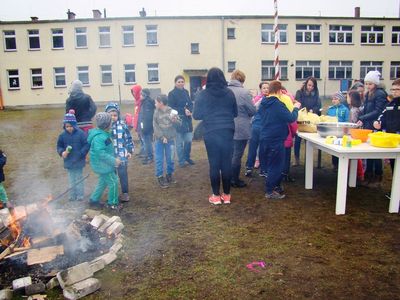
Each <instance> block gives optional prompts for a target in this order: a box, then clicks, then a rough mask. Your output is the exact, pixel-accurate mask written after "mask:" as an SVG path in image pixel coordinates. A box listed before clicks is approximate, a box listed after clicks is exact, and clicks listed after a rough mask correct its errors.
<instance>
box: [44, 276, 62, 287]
mask: <svg viewBox="0 0 400 300" xmlns="http://www.w3.org/2000/svg"><path fill="white" fill-rule="evenodd" d="M58 286H60V283H59V282H58V279H57V277H53V278H52V279H50V280H49V281H48V282H47V283H46V289H47V290H52V289H54V288H55V287H58Z"/></svg>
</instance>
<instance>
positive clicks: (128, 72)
mask: <svg viewBox="0 0 400 300" xmlns="http://www.w3.org/2000/svg"><path fill="white" fill-rule="evenodd" d="M124 73H125V83H135V82H136V71H135V65H134V64H128V65H124Z"/></svg>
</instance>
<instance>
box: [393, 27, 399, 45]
mask: <svg viewBox="0 0 400 300" xmlns="http://www.w3.org/2000/svg"><path fill="white" fill-rule="evenodd" d="M392 45H400V26H393V27H392Z"/></svg>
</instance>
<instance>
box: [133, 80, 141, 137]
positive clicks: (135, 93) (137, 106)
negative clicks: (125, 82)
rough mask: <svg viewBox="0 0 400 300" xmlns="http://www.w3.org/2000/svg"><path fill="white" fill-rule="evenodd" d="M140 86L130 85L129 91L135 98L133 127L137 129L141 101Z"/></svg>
mask: <svg viewBox="0 0 400 300" xmlns="http://www.w3.org/2000/svg"><path fill="white" fill-rule="evenodd" d="M141 92H142V87H141V86H140V85H138V84H135V85H134V86H132V87H131V93H132V95H133V97H134V98H135V111H134V114H133V128H135V130H136V131H137V130H138V121H139V112H140V102H141V101H142V97H141Z"/></svg>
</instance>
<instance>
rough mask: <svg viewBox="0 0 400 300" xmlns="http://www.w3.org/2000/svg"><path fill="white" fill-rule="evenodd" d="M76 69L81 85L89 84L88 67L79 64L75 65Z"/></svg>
mask: <svg viewBox="0 0 400 300" xmlns="http://www.w3.org/2000/svg"><path fill="white" fill-rule="evenodd" d="M76 71H77V73H78V79H79V80H80V81H81V82H82V84H83V85H86V86H87V85H89V67H88V66H79V67H76Z"/></svg>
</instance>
